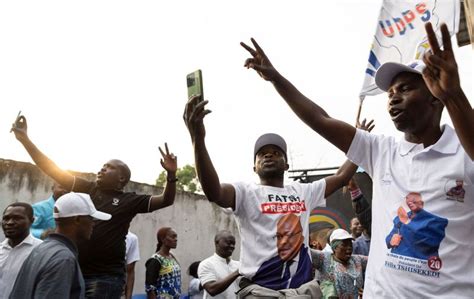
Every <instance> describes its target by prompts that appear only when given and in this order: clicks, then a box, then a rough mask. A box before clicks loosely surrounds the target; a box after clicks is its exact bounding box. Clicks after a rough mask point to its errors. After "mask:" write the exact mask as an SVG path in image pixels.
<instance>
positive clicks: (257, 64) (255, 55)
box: [240, 38, 279, 81]
mask: <svg viewBox="0 0 474 299" xmlns="http://www.w3.org/2000/svg"><path fill="white" fill-rule="evenodd" d="M250 41H251V42H252V44H253V46H254V47H255V50H254V49H252V48H251V47H249V46H247V45H246V44H245V43H243V42H241V43H240V45H241V46H242V47H244V49H245V50H247V51H248V52H249V53H250V55H252V58H247V60H245V64H244V66H245V67H246V68H252V69H254V70H255V71H257V73H258V74H259V75H260V77H262V78H263V79H265V80H266V81H274V80H275V78H276V77H277V76H278V75H279V74H278V72H277V70H276V69H275V68H274V67H273V65H272V63H271V62H270V60H269V59H268V57H267V55H265V52H263V49H262V48H261V47H260V46H259V45H258V44H257V42H256V41H255V39H253V38H251V39H250Z"/></svg>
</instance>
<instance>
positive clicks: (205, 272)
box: [198, 260, 217, 286]
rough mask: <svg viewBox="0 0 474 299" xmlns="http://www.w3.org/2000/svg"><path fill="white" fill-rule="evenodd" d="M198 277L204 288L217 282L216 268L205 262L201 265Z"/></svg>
mask: <svg viewBox="0 0 474 299" xmlns="http://www.w3.org/2000/svg"><path fill="white" fill-rule="evenodd" d="M198 277H199V280H200V281H201V285H203V286H204V285H205V284H206V283H208V282H213V281H217V277H216V274H215V271H214V267H213V265H212V263H211V262H209V261H206V260H204V261H202V262H201V263H200V264H199V268H198Z"/></svg>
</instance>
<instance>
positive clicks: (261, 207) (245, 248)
mask: <svg viewBox="0 0 474 299" xmlns="http://www.w3.org/2000/svg"><path fill="white" fill-rule="evenodd" d="M233 186H234V188H235V211H234V215H235V217H236V221H237V223H238V227H239V231H240V238H241V247H240V248H241V249H240V264H241V266H240V268H239V272H240V274H241V275H243V276H244V277H246V278H248V279H252V277H253V276H254V275H255V273H256V272H257V270H258V269H259V267H260V266H261V265H262V264H263V263H264V262H266V261H268V260H269V259H271V258H273V257H275V256H277V255H278V251H277V245H276V243H277V241H276V238H275V235H276V232H277V231H276V230H277V223H278V220H279V219H280V217H282V216H283V215H286V214H289V213H293V214H295V215H297V216H299V217H300V223H301V226H302V229H303V236H304V245H305V246H306V248H309V246H308V244H309V218H310V214H311V210H313V209H315V208H316V207H322V206H326V200H325V198H324V193H325V190H326V181H325V180H324V179H321V180H318V181H315V182H312V183H309V184H302V183H298V182H292V183H291V184H288V185H285V186H284V187H283V188H277V187H271V186H264V185H259V184H256V183H235V184H233Z"/></svg>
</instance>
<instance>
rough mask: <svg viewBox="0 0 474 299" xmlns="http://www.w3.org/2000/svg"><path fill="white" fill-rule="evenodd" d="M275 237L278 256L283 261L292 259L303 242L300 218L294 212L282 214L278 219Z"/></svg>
mask: <svg viewBox="0 0 474 299" xmlns="http://www.w3.org/2000/svg"><path fill="white" fill-rule="evenodd" d="M276 239H277V248H278V255H279V256H280V258H281V259H282V260H284V261H289V260H291V259H293V258H294V257H295V256H296V255H297V254H298V252H299V250H300V248H301V246H302V245H303V242H304V236H303V228H302V227H301V223H300V218H299V217H298V216H296V215H295V214H287V215H285V216H282V217H281V218H280V220H278V224H277V233H276Z"/></svg>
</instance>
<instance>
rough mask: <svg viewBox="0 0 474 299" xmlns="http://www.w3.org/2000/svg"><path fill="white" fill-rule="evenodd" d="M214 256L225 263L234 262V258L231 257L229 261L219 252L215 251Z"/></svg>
mask: <svg viewBox="0 0 474 299" xmlns="http://www.w3.org/2000/svg"><path fill="white" fill-rule="evenodd" d="M214 257H215V258H216V259H218V260H219V261H220V262H221V263H224V264H227V265H228V264H230V262H232V258H229V261H227V259H225V258H223V257H222V256H220V255H218V254H217V253H215V252H214Z"/></svg>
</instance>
